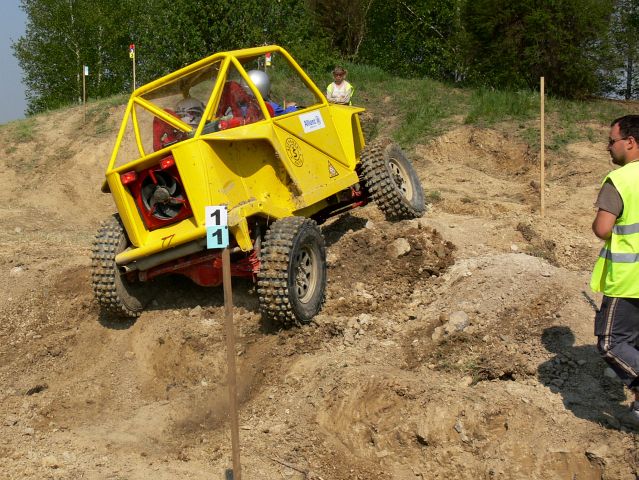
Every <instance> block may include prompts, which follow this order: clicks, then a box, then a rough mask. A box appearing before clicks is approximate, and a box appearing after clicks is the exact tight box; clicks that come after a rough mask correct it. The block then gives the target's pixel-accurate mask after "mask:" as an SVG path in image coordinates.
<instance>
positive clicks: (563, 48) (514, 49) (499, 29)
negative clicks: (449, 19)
mask: <svg viewBox="0 0 639 480" xmlns="http://www.w3.org/2000/svg"><path fill="white" fill-rule="evenodd" d="M611 11H612V0H545V1H541V2H539V1H537V0H520V1H516V2H513V1H511V0H475V1H468V2H466V4H465V8H464V10H463V12H464V13H463V15H462V18H463V19H464V26H465V29H466V31H467V33H468V51H467V53H468V55H469V58H471V59H472V62H471V68H470V73H469V80H471V81H473V82H474V83H477V84H480V85H487V86H495V87H499V88H513V89H520V88H530V89H535V88H536V87H537V85H538V82H539V77H541V76H544V77H548V78H549V79H550V81H549V82H548V91H549V93H551V94H554V95H558V96H563V97H567V98H584V97H587V96H589V95H591V94H593V93H595V92H597V91H598V87H599V84H598V77H597V68H598V64H599V60H600V58H599V55H598V53H599V52H600V51H599V50H598V47H599V46H600V45H601V44H602V42H603V40H604V38H605V35H606V32H607V27H608V19H609V15H610V13H611Z"/></svg>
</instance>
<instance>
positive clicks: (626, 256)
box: [599, 247, 639, 263]
mask: <svg viewBox="0 0 639 480" xmlns="http://www.w3.org/2000/svg"><path fill="white" fill-rule="evenodd" d="M599 256H600V257H602V258H605V259H606V260H611V261H613V262H615V263H635V262H639V253H612V252H611V251H610V250H607V249H606V248H605V247H604V248H602V249H601V251H600V252H599Z"/></svg>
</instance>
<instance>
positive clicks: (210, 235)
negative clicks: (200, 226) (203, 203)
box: [204, 205, 229, 248]
mask: <svg viewBox="0 0 639 480" xmlns="http://www.w3.org/2000/svg"><path fill="white" fill-rule="evenodd" d="M204 208H205V214H206V248H226V247H228V245H229V226H228V212H227V210H226V205H212V206H208V207H204Z"/></svg>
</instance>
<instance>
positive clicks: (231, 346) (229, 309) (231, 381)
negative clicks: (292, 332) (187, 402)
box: [222, 247, 242, 480]
mask: <svg viewBox="0 0 639 480" xmlns="http://www.w3.org/2000/svg"><path fill="white" fill-rule="evenodd" d="M222 280H223V282H224V326H225V330H226V361H227V366H228V371H227V382H228V385H229V416H230V418H231V446H232V449H233V480H241V479H242V468H241V466H240V425H239V415H238V407H237V380H236V368H235V327H234V326H233V291H232V289H231V253H230V251H229V249H228V247H226V248H225V249H224V250H223V251H222Z"/></svg>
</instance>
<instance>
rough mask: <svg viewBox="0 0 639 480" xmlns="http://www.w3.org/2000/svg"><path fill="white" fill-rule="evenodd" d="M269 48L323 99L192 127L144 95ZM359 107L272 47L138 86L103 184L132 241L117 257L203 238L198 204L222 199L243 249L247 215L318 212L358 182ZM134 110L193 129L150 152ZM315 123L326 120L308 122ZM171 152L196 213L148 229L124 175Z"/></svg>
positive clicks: (216, 90) (215, 94) (209, 114)
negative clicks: (130, 152) (216, 127)
mask: <svg viewBox="0 0 639 480" xmlns="http://www.w3.org/2000/svg"><path fill="white" fill-rule="evenodd" d="M267 52H277V53H279V54H281V55H282V56H283V57H285V58H286V59H288V61H289V62H290V64H291V65H293V66H294V67H295V68H296V69H297V70H298V74H299V76H300V78H302V79H303V81H304V82H305V83H306V86H307V87H308V88H309V89H310V90H311V91H312V93H313V94H314V95H315V96H316V97H317V98H318V99H319V100H318V102H317V103H316V104H314V105H311V106H308V107H306V108H300V110H298V111H296V112H294V113H289V114H285V115H282V116H279V117H271V116H270V115H268V114H265V115H264V118H263V119H262V120H259V121H256V122H254V123H251V124H248V125H243V126H239V127H237V128H232V129H229V130H220V131H215V132H212V133H205V131H206V125H205V122H204V121H203V122H202V123H201V124H200V125H199V126H198V127H197V128H194V129H193V128H191V127H190V126H189V125H187V124H186V123H184V122H182V121H181V120H180V119H178V118H176V117H175V116H173V115H171V114H170V113H167V111H166V110H164V109H163V108H160V107H157V106H156V105H154V104H153V102H152V101H149V100H148V98H152V96H153V93H154V91H157V90H158V89H160V88H162V87H163V86H165V85H167V83H168V82H174V83H175V82H176V81H177V82H179V79H180V78H184V77H186V76H187V75H191V76H193V75H194V72H195V74H197V71H199V70H200V69H203V68H205V67H207V66H209V65H212V64H214V63H216V62H217V63H219V65H221V68H220V72H221V75H220V76H221V78H222V79H223V75H224V73H225V72H226V71H227V69H228V68H230V66H232V65H233V66H236V68H237V66H239V65H240V63H239V62H240V60H242V59H243V58H252V57H257V56H259V55H264V54H265V53H267ZM240 68H241V67H240ZM242 72H243V70H242ZM242 75H244V73H242ZM216 82H217V83H216V84H215V86H214V87H213V91H212V92H211V95H210V99H209V100H208V102H207V104H206V109H205V113H204V118H205V119H210V120H212V119H213V118H214V116H215V115H214V114H215V108H216V103H215V102H217V101H218V99H219V98H220V96H221V91H222V88H223V86H224V85H223V83H224V82H223V81H216ZM251 88H253V87H251ZM258 98H260V106H261V107H262V109H263V111H264V112H267V108H266V107H265V104H264V103H263V100H262V99H261V97H258ZM362 111H363V109H361V108H356V107H349V106H340V105H331V104H329V103H328V102H327V101H326V99H325V98H324V97H323V95H322V92H321V91H320V90H319V89H318V88H317V87H316V86H315V84H314V83H313V82H312V81H311V80H310V79H309V78H308V76H307V75H306V74H305V73H304V72H303V71H302V70H301V68H300V67H299V66H298V65H297V63H295V61H294V60H293V59H292V58H290V55H289V54H288V53H286V51H285V50H283V49H281V48H280V47H277V46H273V45H271V46H266V47H259V48H251V49H244V50H237V51H233V52H225V53H218V54H216V55H213V56H211V57H208V58H205V59H203V60H201V61H199V62H197V63H194V64H192V65H190V66H188V67H185V68H184V69H181V70H179V71H176V72H174V73H172V74H170V75H167V76H166V77H163V78H160V79H158V80H156V81H154V82H151V83H149V84H147V85H145V86H143V87H140V88H138V89H137V90H136V91H135V92H134V93H133V94H132V96H131V99H130V101H129V104H128V106H127V109H126V112H125V116H124V119H123V121H122V126H121V128H120V131H119V134H118V137H117V141H116V145H115V148H114V151H113V154H112V156H111V161H110V162H109V166H108V168H107V171H106V184H105V185H104V186H103V190H104V191H110V192H111V194H112V196H113V198H114V201H115V204H116V207H117V210H118V212H119V214H120V217H121V219H122V221H123V224H124V227H125V229H126V231H127V234H128V237H129V240H130V242H131V244H132V246H131V248H129V249H127V250H125V251H124V252H122V253H120V254H119V255H117V257H116V263H117V264H118V265H126V264H128V263H130V262H133V261H136V260H139V259H141V258H144V257H147V256H149V255H152V254H155V253H158V252H161V251H163V250H166V249H170V248H172V247H176V246H178V245H182V244H186V243H189V242H192V241H194V240H197V239H201V238H204V237H205V235H206V228H205V218H204V212H205V207H206V206H209V205H226V206H227V207H228V213H229V215H228V224H229V228H230V232H231V234H232V235H233V237H234V238H235V241H236V242H237V245H238V246H239V247H240V248H241V249H242V250H243V251H249V250H251V249H252V248H253V243H252V240H251V237H250V229H249V225H248V222H247V219H249V218H250V217H252V216H255V215H260V216H262V217H266V218H270V219H273V220H275V219H278V218H282V217H287V216H291V215H295V214H296V212H300V211H302V210H303V211H304V214H305V215H309V214H312V213H313V212H316V211H319V210H321V209H322V208H323V207H324V206H325V202H326V200H327V199H328V198H329V197H331V196H332V195H335V194H337V193H338V192H340V191H342V190H344V189H347V188H349V187H351V186H353V185H355V184H356V183H358V181H359V178H358V175H357V173H356V171H355V168H356V166H357V164H358V162H359V152H360V151H361V149H362V148H363V146H364V139H363V135H362V131H361V128H360V124H359V119H358V115H357V114H358V113H360V112H362ZM138 112H145V113H144V114H147V113H146V112H148V115H153V116H154V117H156V118H158V119H160V120H162V121H163V122H165V123H166V124H169V125H171V126H172V127H174V128H175V129H177V130H180V131H182V132H189V135H190V136H191V138H189V139H187V140H184V141H181V142H179V143H176V144H175V145H171V146H168V147H166V148H162V149H161V150H158V151H155V152H152V151H147V150H149V149H148V148H147V149H146V150H145V142H144V140H143V130H144V128H142V127H141V126H140V122H141V121H142V117H140V113H138ZM305 122H306V123H305ZM314 122H319V123H314ZM318 124H319V125H321V124H323V126H322V127H321V128H317V129H315V130H313V128H314V127H316V126H317V125H318ZM130 125H132V127H133V128H132V133H131V135H134V136H135V145H136V148H137V152H138V154H137V156H127V157H126V159H125V161H124V162H123V163H122V164H121V165H117V166H116V161H117V159H118V158H121V157H122V152H120V151H119V150H120V148H121V144H122V142H123V138H124V137H125V134H127V133H126V132H127V131H129V130H127V129H130V128H131V127H130ZM147 128H148V127H147ZM167 155H172V156H173V158H174V160H175V165H176V167H177V170H178V172H179V175H180V178H181V181H182V184H183V188H184V190H185V192H186V196H187V197H188V200H189V202H190V206H191V208H192V211H193V216H192V217H191V218H187V219H184V220H181V221H179V222H177V223H174V224H171V225H167V226H166V227H163V228H157V229H155V230H149V229H148V228H147V227H146V225H145V223H144V221H143V220H142V218H141V216H140V213H139V211H138V206H137V205H136V203H135V199H134V198H133V196H132V194H131V193H130V191H129V189H128V188H127V187H126V186H125V185H123V184H122V181H121V179H120V175H121V174H123V173H126V172H131V171H136V172H139V171H142V170H144V169H147V168H149V167H151V166H153V165H156V164H158V162H159V161H160V160H161V159H162V158H165V157H167Z"/></svg>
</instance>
